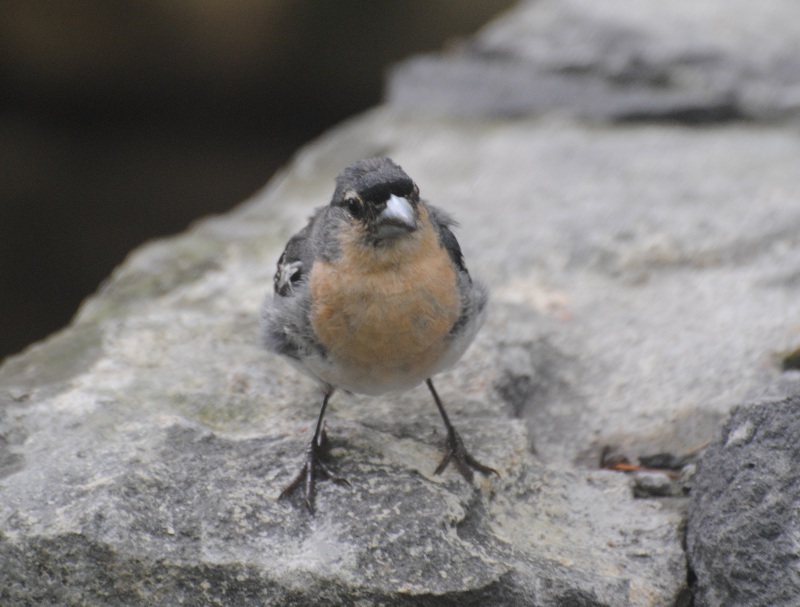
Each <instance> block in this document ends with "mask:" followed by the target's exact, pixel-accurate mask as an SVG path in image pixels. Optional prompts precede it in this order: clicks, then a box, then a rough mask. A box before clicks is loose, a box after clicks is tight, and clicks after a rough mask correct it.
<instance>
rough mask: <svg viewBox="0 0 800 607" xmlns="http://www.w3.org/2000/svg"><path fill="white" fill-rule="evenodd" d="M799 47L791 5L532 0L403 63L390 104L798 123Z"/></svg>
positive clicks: (796, 13) (797, 17) (788, 1)
mask: <svg viewBox="0 0 800 607" xmlns="http://www.w3.org/2000/svg"><path fill="white" fill-rule="evenodd" d="M767 32H769V34H767ZM798 41H800V6H798V5H797V3H795V2H792V0H770V1H768V2H762V3H748V2H742V1H738V2H735V3H731V2H719V1H718V0H699V1H697V2H686V1H679V2H659V1H658V0H612V1H610V2H592V0H528V1H527V2H523V3H522V4H521V5H520V7H519V8H518V9H517V10H515V11H513V12H510V13H508V15H507V16H506V17H505V18H500V19H498V20H496V21H494V22H493V23H492V24H490V25H489V26H488V27H486V28H485V29H484V30H483V31H482V32H481V33H479V34H478V35H477V36H476V37H475V38H474V39H472V40H470V42H469V44H465V45H463V46H462V48H460V49H456V50H454V51H453V52H452V53H450V54H449V55H446V56H439V57H431V56H424V57H418V58H414V59H411V60H409V61H406V62H404V63H402V64H400V65H399V66H398V67H396V68H395V69H394V70H393V72H392V75H391V78H390V80H389V86H388V96H389V100H390V102H392V103H394V104H396V105H398V106H402V107H411V108H414V109H416V110H418V111H419V110H431V109H433V110H439V111H446V112H448V113H451V114H453V113H454V114H460V115H465V116H501V117H508V116H524V115H532V114H539V113H542V112H553V111H556V112H559V113H564V114H568V115H577V116H582V117H586V118H592V119H612V120H621V121H624V120H655V121H670V122H681V123H688V124H698V123H709V122H727V121H731V120H736V119H740V118H757V119H765V118H767V119H776V118H785V117H794V118H797V117H799V116H800V42H798Z"/></svg>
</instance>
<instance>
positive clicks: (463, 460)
mask: <svg viewBox="0 0 800 607" xmlns="http://www.w3.org/2000/svg"><path fill="white" fill-rule="evenodd" d="M451 461H452V462H454V463H455V465H456V468H458V471H459V472H460V473H461V476H463V477H464V478H465V479H466V480H467V481H468V482H470V483H471V482H472V480H473V478H474V476H475V475H474V474H473V473H472V471H473V470H477V471H478V472H480V473H481V474H483V475H484V476H489V475H490V474H495V475H497V476H500V473H499V472H498V471H497V470H495V469H494V468H490V467H489V466H485V465H483V464H482V463H480V462H479V461H478V460H476V459H475V458H474V457H472V455H471V454H470V453H469V451H467V448H466V447H465V446H464V441H462V440H461V436H460V435H459V434H458V432H456V431H455V429H454V428H453V429H451V430H450V431H449V432H448V433H447V453H445V456H444V457H443V458H442V461H441V462H439V465H438V466H437V467H436V470H434V472H433V473H434V474H441V473H442V472H444V470H445V468H447V466H448V465H450V462H451Z"/></svg>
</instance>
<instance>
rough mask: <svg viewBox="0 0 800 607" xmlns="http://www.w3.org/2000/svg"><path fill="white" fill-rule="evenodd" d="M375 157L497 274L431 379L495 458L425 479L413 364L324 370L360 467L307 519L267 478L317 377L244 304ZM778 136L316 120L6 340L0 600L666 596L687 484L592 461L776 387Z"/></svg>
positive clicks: (689, 431) (282, 458)
mask: <svg viewBox="0 0 800 607" xmlns="http://www.w3.org/2000/svg"><path fill="white" fill-rule="evenodd" d="M544 4H545V5H546V6H551V5H550V4H549V3H544ZM715 6H716V5H715ZM781 6H783V5H781ZM528 10H529V8H528V7H527V5H523V6H522V9H521V11H522V12H521V13H520V15H521V16H520V24H523V23H525V22H526V21H525V19H524V18H523V17H522V15H527V14H528V13H527V11H528ZM792 11H793V9H788V8H787V9H786V12H785V14H784V20H785V21H789V17H790V16H791V15H793V14H794V13H793V12H792ZM588 14H589V13H587V15H588ZM637 14H638V13H637ZM714 14H716V13H714ZM625 18H626V19H627V18H629V16H626V17H625ZM711 18H713V15H712V17H711ZM621 19H622V17H621ZM776 19H777V17H776ZM511 22H513V17H512V18H511ZM508 23H509V21H506V24H505V25H503V26H502V27H504V28H505V27H508ZM498 27H499V26H498ZM659 27H660V26H659ZM709 27H710V26H709ZM787 27H789V26H787ZM491 31H492V30H491V29H490V30H487V32H490V33H491ZM501 31H502V28H501ZM491 35H492V36H494V35H495V34H491ZM485 36H488V37H491V36H490V35H489V34H485ZM487 39H488V38H487ZM513 40H514V38H513V37H510V38H509V41H510V42H509V43H511V42H513ZM481 43H483V42H481ZM431 86H433V85H431ZM434 90H435V87H433V88H431V91H434ZM375 154H389V155H391V156H392V157H393V158H394V159H395V160H397V161H398V162H399V163H400V164H402V165H403V167H404V168H405V169H406V170H407V171H408V173H409V174H410V175H412V176H413V177H414V178H415V180H416V181H417V183H418V184H419V185H420V188H421V190H422V194H423V195H424V196H425V197H426V198H428V199H429V200H431V201H432V202H434V203H436V204H437V205H439V206H441V207H443V208H445V209H447V210H448V211H450V212H452V213H453V214H454V215H455V216H456V217H457V218H458V219H459V221H460V223H461V228H460V230H459V232H458V234H459V238H460V240H461V243H462V246H463V249H464V252H465V255H466V258H467V261H468V264H469V266H470V269H471V270H472V272H473V273H474V274H476V275H478V276H481V277H482V278H484V279H486V280H487V281H488V282H489V283H490V285H491V286H492V289H493V301H492V307H491V310H490V315H489V320H488V321H487V325H486V327H485V328H484V330H483V331H482V332H481V333H480V334H479V336H478V338H477V340H476V343H475V344H474V345H473V347H472V349H471V350H470V351H469V352H468V353H467V355H466V356H465V358H464V359H463V360H462V361H461V362H460V363H459V365H458V366H457V367H456V368H455V369H454V370H452V371H450V372H447V373H445V374H442V375H441V376H440V378H439V379H438V380H437V387H438V389H439V392H440V394H441V396H442V398H443V400H444V401H445V403H446V404H447V406H448V410H449V412H450V414H451V417H452V418H453V421H454V423H455V424H456V425H457V426H458V428H459V429H460V431H461V433H462V435H463V437H464V439H465V441H466V442H467V445H468V446H469V448H470V449H471V450H472V452H473V453H474V454H475V456H476V457H478V459H480V460H482V461H485V462H486V463H487V464H490V465H492V466H493V467H495V468H497V469H498V470H499V471H500V474H501V478H499V479H495V478H490V479H480V481H479V482H476V484H475V486H474V487H471V486H469V485H467V484H466V483H465V482H464V481H463V480H462V479H461V478H460V477H459V476H458V475H457V473H455V472H453V471H452V470H448V471H447V472H446V473H445V474H444V475H442V476H441V477H438V476H434V475H433V474H432V471H433V469H434V468H435V465H436V463H437V462H438V460H439V458H440V457H441V443H442V439H443V436H442V434H441V428H440V420H439V419H438V415H437V413H436V410H435V407H434V406H433V404H432V403H431V402H430V398H429V396H428V395H427V394H426V393H425V391H424V389H422V388H420V389H416V390H414V391H411V392H409V393H405V394H401V395H394V396H387V397H385V398H384V397H382V398H361V397H348V396H346V395H338V394H337V395H336V396H335V397H334V400H333V401H332V404H331V411H330V416H329V418H328V435H329V438H330V442H331V455H332V456H333V464H332V465H333V466H334V467H335V469H336V470H337V471H338V472H339V473H340V474H343V475H344V476H346V477H348V478H349V480H350V481H351V483H352V485H353V486H352V488H347V487H340V486H337V485H334V484H332V483H321V485H320V487H319V492H318V500H317V506H318V514H317V515H316V516H315V517H313V518H311V517H309V516H308V515H307V513H305V511H304V510H302V509H301V508H295V507H293V505H292V504H291V503H289V502H278V501H276V496H277V495H278V494H279V492H280V490H281V488H282V487H283V486H284V485H285V484H286V483H287V482H288V481H289V480H290V479H291V477H292V476H293V475H294V474H295V472H296V471H297V468H298V466H299V465H300V457H301V455H302V452H303V449H304V446H305V443H306V441H307V440H308V438H309V436H310V432H311V431H312V426H313V422H314V421H315V416H316V413H317V407H318V405H319V400H320V395H319V394H318V393H317V391H316V388H315V387H314V386H312V385H311V384H310V383H309V382H308V381H307V380H305V379H304V378H301V377H299V376H298V374H297V373H296V372H294V371H293V370H292V369H291V367H290V366H289V365H288V364H287V363H286V362H285V361H283V360H281V359H279V358H277V357H275V356H272V355H270V354H268V353H266V352H264V351H263V349H262V348H261V347H260V344H259V328H258V324H259V319H258V316H259V308H260V304H261V301H262V299H263V297H264V296H265V294H266V293H267V292H268V291H269V289H270V285H271V278H272V272H273V270H274V267H275V265H274V264H275V261H276V259H277V256H278V255H279V253H280V251H281V249H282V246H283V244H284V243H285V242H286V239H287V238H288V237H289V236H290V235H291V234H292V233H293V232H294V231H296V230H297V229H298V228H299V227H300V226H302V225H303V224H304V223H305V220H306V218H307V216H308V215H309V213H310V212H311V211H312V209H313V208H314V207H315V206H317V205H319V204H324V203H325V202H326V200H327V199H328V198H329V196H330V193H331V191H332V187H333V178H334V176H335V175H336V173H337V172H338V171H339V170H340V169H341V168H342V167H343V166H344V165H346V164H348V163H349V162H350V161H352V160H354V159H356V158H361V157H365V156H371V155H375ZM798 157H800V140H798V138H797V137H796V135H794V134H793V133H791V132H788V131H787V130H786V129H784V128H781V127H777V126H773V127H770V126H763V125H762V126H759V127H754V126H752V125H749V126H745V125H741V124H730V125H727V126H725V127H724V128H709V129H702V130H690V129H674V128H669V127H665V126H658V125H648V126H643V125H616V126H614V127H603V126H598V125H596V124H595V125H586V124H584V123H576V122H571V121H569V120H564V119H563V118H556V117H549V118H547V119H524V118H517V119H514V120H510V119H506V120H498V119H495V120H491V121H465V120H463V119H458V118H453V117H443V116H441V115H439V116H434V115H431V114H426V113H424V112H416V111H413V112H409V110H408V108H399V107H397V106H396V105H388V106H385V107H381V108H378V109H376V110H375V111H373V112H371V113H368V114H366V115H364V116H361V117H359V118H358V119H356V120H354V121H352V122H350V123H348V124H345V125H343V126H342V127H340V128H338V129H336V130H334V131H332V132H331V133H329V134H328V135H326V136H324V137H323V138H321V139H320V140H318V141H316V142H314V143H313V144H311V145H310V146H309V147H307V148H306V149H305V150H303V151H302V152H301V153H299V154H298V156H297V158H296V159H295V160H294V161H293V162H292V163H291V165H290V166H289V167H287V169H286V170H285V171H284V172H283V173H282V174H280V175H279V176H278V177H276V179H274V180H273V182H272V183H271V184H270V185H269V186H268V187H267V188H266V189H265V190H264V191H263V192H261V193H259V194H258V195H257V196H255V197H254V198H253V199H252V200H251V201H249V202H247V203H246V204H244V205H243V206H242V207H240V208H239V209H237V210H235V211H234V212H232V213H229V214H228V215H226V216H223V217H218V218H213V219H209V220H205V221H202V222H200V223H198V224H197V225H195V226H194V227H193V228H192V229H191V230H189V231H188V232H187V233H185V234H183V235H180V236H178V237H175V238H171V239H166V240H162V241H158V242H154V243H151V244H149V245H147V246H145V247H142V248H141V249H139V250H138V251H136V252H135V253H133V254H132V255H131V256H130V258H129V259H128V260H127V261H126V262H125V263H124V264H123V265H122V266H121V267H120V268H118V269H117V270H116V271H115V272H114V274H113V275H112V276H111V277H110V278H109V280H108V281H107V283H106V284H105V285H104V286H103V288H102V289H101V291H100V292H98V293H97V294H96V295H95V296H94V297H92V298H90V299H89V300H87V301H86V302H85V303H84V305H83V306H82V308H81V310H80V311H79V313H78V315H77V316H76V318H75V319H74V321H73V323H72V325H71V326H70V327H68V328H67V329H65V330H64V331H62V332H60V333H59V334H57V335H55V336H53V337H52V338H51V339H49V340H47V341H46V342H43V343H41V344H38V345H36V346H34V347H32V348H30V349H29V350H28V351H26V352H24V353H22V354H21V355H19V356H17V357H14V358H11V359H9V360H7V361H6V362H5V363H4V365H3V366H2V367H0V581H2V582H3V583H0V603H2V604H3V605H4V607H5V606H6V605H9V606H12V605H28V604H41V605H80V604H107V605H151V604H179V603H184V604H215V603H217V604H225V605H233V606H236V605H307V604H319V605H338V604H363V605H369V604H383V605H453V604H458V605H542V606H551V605H552V606H556V605H558V606H566V605H570V606H572V605H586V606H589V605H591V606H599V605H608V606H618V605H631V606H645V605H652V606H673V605H685V604H687V603H686V602H687V601H688V600H689V597H688V594H687V593H688V588H687V569H686V562H685V555H684V553H683V549H682V524H683V520H684V513H685V507H686V500H685V499H680V498H660V499H634V485H635V483H634V480H633V479H631V478H629V477H627V476H625V475H623V474H621V473H618V472H611V471H607V470H601V469H598V462H599V459H600V455H601V453H602V452H603V450H604V447H605V446H607V445H613V446H614V447H615V448H616V449H618V450H619V451H620V452H623V453H626V454H628V456H629V457H630V458H631V461H633V460H634V459H635V458H636V457H637V456H639V455H647V454H653V453H673V454H676V455H682V454H686V453H690V452H694V450H696V448H697V447H698V446H699V445H702V444H704V443H706V442H707V441H709V440H711V438H712V437H713V436H714V434H715V432H716V430H717V427H718V425H719V423H720V421H721V420H722V419H724V418H725V416H726V415H727V414H728V412H729V411H730V409H731V408H732V407H733V406H734V405H735V404H737V403H740V402H747V401H752V400H754V399H764V398H776V397H781V396H785V395H787V394H790V393H793V392H797V391H798V388H799V387H800V378H799V377H798V375H799V374H797V373H793V372H788V373H784V372H782V369H781V364H780V361H779V360H777V358H776V356H777V354H778V353H780V352H785V351H791V350H793V349H795V348H796V347H797V343H796V342H797V336H796V334H794V333H792V327H793V326H795V324H796V322H797V318H798V317H800V293H798V290H800V280H798V275H800V205H798V204H797V192H798V191H800V172H798V171H797V161H796V159H797V158H798ZM641 482H644V483H645V484H647V483H648V481H641V480H640V484H641ZM651 494H652V493H651Z"/></svg>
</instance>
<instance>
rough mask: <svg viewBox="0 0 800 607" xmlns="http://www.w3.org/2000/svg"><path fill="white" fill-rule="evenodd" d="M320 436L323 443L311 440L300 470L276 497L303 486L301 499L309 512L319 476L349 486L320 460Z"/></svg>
mask: <svg viewBox="0 0 800 607" xmlns="http://www.w3.org/2000/svg"><path fill="white" fill-rule="evenodd" d="M322 438H323V440H322V441H320V442H321V443H323V444H322V445H318V444H317V442H316V441H312V442H311V444H310V445H309V446H308V448H307V449H306V460H305V463H304V464H303V467H302V468H301V469H300V472H299V473H298V474H297V476H296V477H295V478H294V480H293V481H292V482H291V483H289V484H288V485H287V486H286V487H285V488H284V490H283V491H281V494H280V495H279V496H278V499H284V498H287V497H289V496H290V495H292V494H293V493H294V492H295V491H297V490H298V489H299V488H300V487H303V501H304V502H305V505H306V508H307V509H308V511H309V512H310V513H311V514H313V513H314V497H315V494H316V483H317V479H318V478H319V477H324V478H327V479H329V480H332V481H333V482H334V483H337V484H339V485H347V486H348V487H349V486H350V482H349V481H348V480H347V479H346V478H344V477H341V476H338V475H336V474H335V473H334V472H333V471H332V470H331V469H330V467H328V465H327V464H325V462H323V461H322V457H323V456H324V451H325V447H324V443H325V441H324V436H323V437H322Z"/></svg>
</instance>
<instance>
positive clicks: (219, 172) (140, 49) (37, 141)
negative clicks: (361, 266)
mask: <svg viewBox="0 0 800 607" xmlns="http://www.w3.org/2000/svg"><path fill="white" fill-rule="evenodd" d="M513 3H514V2H513V1H511V0H458V1H455V0H428V1H426V2H420V1H417V2H413V1H409V0H401V1H389V0H370V1H369V2H364V1H363V0H336V1H332V0H169V1H167V0H82V1H81V0H64V1H62V2H46V1H43V0H3V2H2V3H0V319H2V320H0V359H2V358H3V357H5V356H7V355H9V354H12V353H15V352H18V351H19V350H21V349H23V348H24V347H25V346H26V345H28V344H29V343H31V342H34V341H37V340H39V339H42V338H44V337H46V336H47V335H48V334H49V333H51V332H53V331H55V330H57V329H59V328H61V327H62V326H64V325H65V324H67V323H68V322H69V319H70V318H71V317H72V315H73V314H74V312H75V311H76V309H77V307H78V305H79V304H80V302H81V301H82V300H83V299H84V298H85V297H86V296H87V295H89V294H90V293H91V292H92V291H94V290H95V289H96V288H97V286H98V285H99V284H100V282H101V281H102V280H103V279H104V278H105V277H106V276H108V275H109V273H110V272H111V270H112V269H113V268H114V266H116V265H117V264H119V263H120V262H121V261H122V260H123V259H124V257H125V255H126V254H127V253H128V252H129V251H130V250H131V249H133V248H134V247H135V246H137V245H138V244H140V243H142V242H143V241H145V240H148V239H150V238H154V237H158V236H164V235H168V234H171V233H175V232H179V231H181V230H183V229H184V228H186V226H187V225H188V224H189V223H191V222H192V221H193V220H194V219H197V218H198V217H201V216H203V215H206V214H209V213H220V212H224V211H226V210H227V209H229V208H231V207H233V206H235V205H236V204H237V203H239V202H241V201H242V200H244V199H245V198H247V197H248V196H250V195H251V194H253V193H254V192H255V191H256V190H258V189H259V188H261V187H262V186H263V185H264V184H265V183H266V181H267V180H268V179H269V177H270V176H271V175H272V174H273V173H274V172H275V170H276V169H277V168H279V167H280V166H281V165H282V164H284V163H285V162H286V161H287V160H288V159H289V157H290V156H291V154H292V153H293V152H294V151H295V150H296V149H297V148H298V147H299V146H300V145H302V144H303V143H305V142H307V141H309V140H310V139H312V138H313V137H315V136H316V135H318V134H320V133H321V132H322V131H323V130H325V129H326V128H328V127H329V126H332V125H333V124H335V123H337V122H339V121H341V120H342V119H344V118H346V117H348V116H351V115H353V114H355V113H357V112H359V111H361V110H364V109H366V108H369V107H371V106H374V105H376V104H377V103H379V102H380V99H381V87H382V82H383V74H384V71H385V69H386V68H387V67H388V66H389V65H390V64H391V63H393V62H396V61H398V60H400V59H403V58H405V57H408V56H409V55H412V54H414V53H419V52H425V51H432V50H437V49H441V48H443V47H446V46H447V45H448V44H453V43H455V42H456V41H457V40H458V39H459V37H462V36H467V35H469V34H471V33H473V32H474V31H475V30H477V29H478V28H479V27H480V26H481V25H483V24H484V23H486V22H487V21H489V20H490V19H491V18H492V17H493V16H494V15H496V14H497V13H499V12H501V11H502V10H504V9H506V8H508V7H509V6H511V5H512V4H513Z"/></svg>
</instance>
